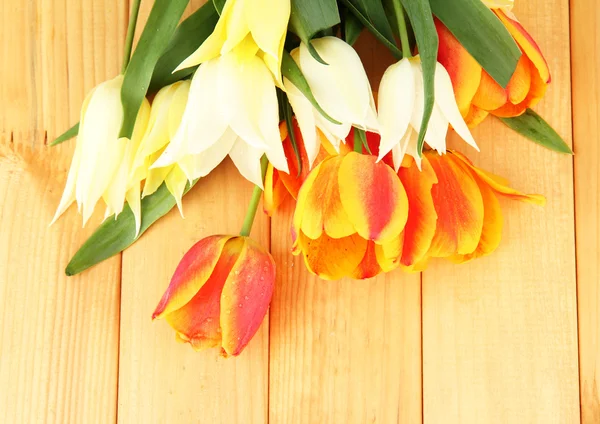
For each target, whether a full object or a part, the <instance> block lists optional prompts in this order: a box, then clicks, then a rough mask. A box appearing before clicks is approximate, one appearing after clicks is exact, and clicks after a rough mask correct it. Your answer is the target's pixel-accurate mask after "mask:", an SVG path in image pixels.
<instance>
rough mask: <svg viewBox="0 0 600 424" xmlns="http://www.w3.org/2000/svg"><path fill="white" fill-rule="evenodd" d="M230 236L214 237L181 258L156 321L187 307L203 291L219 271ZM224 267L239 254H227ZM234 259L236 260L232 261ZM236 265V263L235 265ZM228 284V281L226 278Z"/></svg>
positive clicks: (156, 312) (155, 316)
mask: <svg viewBox="0 0 600 424" xmlns="http://www.w3.org/2000/svg"><path fill="white" fill-rule="evenodd" d="M230 239H231V237H230V236H211V237H207V238H204V239H202V240H200V241H199V242H198V243H196V244H195V245H194V246H193V247H192V248H191V249H190V250H189V251H188V252H187V253H186V254H185V255H184V256H183V258H182V259H181V262H179V265H178V266H177V269H176V270H175V274H173V278H171V283H170V284H169V287H168V288H167V291H166V292H165V294H164V295H163V297H162V299H161V300H160V302H159V303H158V306H157V307H156V310H155V311H154V313H153V314H152V319H156V318H162V317H163V316H165V315H167V314H170V313H171V312H173V311H176V310H178V309H180V308H182V307H183V306H184V305H186V304H187V303H188V302H189V301H190V300H192V298H194V296H196V294H197V293H198V292H199V291H200V289H201V288H202V286H203V285H204V284H205V283H206V282H207V280H208V279H209V277H210V276H211V274H213V270H214V269H215V267H216V265H217V262H218V261H219V258H220V257H221V255H222V253H223V249H224V247H225V244H226V243H227V242H228V241H229V240H230ZM224 256H225V257H224V259H223V264H227V263H229V262H230V261H232V260H234V259H236V258H237V255H233V254H228V255H224ZM232 257H233V259H232ZM232 266H233V264H232ZM223 281H224V279H223Z"/></svg>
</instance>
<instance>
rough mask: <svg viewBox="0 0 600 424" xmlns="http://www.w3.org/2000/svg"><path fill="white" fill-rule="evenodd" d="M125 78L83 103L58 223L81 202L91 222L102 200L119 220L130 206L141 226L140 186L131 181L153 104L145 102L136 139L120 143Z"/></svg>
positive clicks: (97, 89) (108, 84)
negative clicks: (72, 205) (72, 207)
mask: <svg viewBox="0 0 600 424" xmlns="http://www.w3.org/2000/svg"><path fill="white" fill-rule="evenodd" d="M122 85H123V76H122V75H119V76H118V77H116V78H114V79H112V80H109V81H105V82H103V83H101V84H99V85H98V86H97V87H95V88H94V89H93V90H92V91H91V92H90V93H89V94H88V96H87V98H86V99H85V101H84V102H83V105H82V108H81V119H80V126H79V134H78V135H77V141H76V144H75V153H74V155H73V160H72V162H71V168H70V170H69V175H68V177H67V183H66V187H65V190H64V192H63V196H62V198H61V201H60V204H59V206H58V209H57V211H56V214H55V216H54V219H53V220H52V222H55V221H56V220H57V219H58V218H59V217H60V216H61V215H62V214H63V213H64V211H65V210H67V208H68V207H69V206H70V205H71V204H72V203H73V202H77V206H78V209H79V211H80V212H81V214H82V215H83V224H84V225H85V224H86V222H87V221H88V220H89V218H90V217H91V215H92V213H93V212H94V209H95V207H96V204H97V203H98V201H99V200H100V199H101V198H102V199H103V200H104V203H105V204H106V216H110V215H113V214H114V215H118V214H119V213H120V212H121V211H122V210H123V207H124V203H125V201H127V202H128V203H129V205H130V207H131V209H132V210H133V212H134V214H135V216H136V222H137V227H138V230H139V225H140V222H141V219H140V218H141V211H140V184H139V181H138V182H137V185H136V184H135V183H133V182H132V181H130V178H129V175H130V170H131V165H132V163H133V157H134V155H135V152H136V150H137V147H138V146H139V143H140V141H141V139H142V135H143V134H144V132H145V130H146V126H147V124H148V118H149V115H150V105H149V103H148V101H147V100H144V101H143V103H142V105H141V107H140V111H139V113H138V116H137V119H136V123H135V128H134V131H133V135H132V137H131V140H129V139H127V138H119V131H120V128H121V124H122V122H123V108H122V106H121V86H122Z"/></svg>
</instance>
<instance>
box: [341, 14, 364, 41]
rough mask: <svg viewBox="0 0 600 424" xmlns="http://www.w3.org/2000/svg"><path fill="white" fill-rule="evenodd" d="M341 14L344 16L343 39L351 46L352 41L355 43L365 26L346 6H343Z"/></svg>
mask: <svg viewBox="0 0 600 424" xmlns="http://www.w3.org/2000/svg"><path fill="white" fill-rule="evenodd" d="M342 15H343V16H344V19H343V28H344V39H345V40H346V43H348V44H350V45H351V46H353V45H354V43H356V40H358V37H359V36H360V34H361V33H362V30H363V29H364V28H365V26H364V25H363V23H362V22H361V21H360V19H358V18H357V17H356V16H354V15H353V14H352V13H351V12H350V10H348V9H347V8H344V11H343V12H342Z"/></svg>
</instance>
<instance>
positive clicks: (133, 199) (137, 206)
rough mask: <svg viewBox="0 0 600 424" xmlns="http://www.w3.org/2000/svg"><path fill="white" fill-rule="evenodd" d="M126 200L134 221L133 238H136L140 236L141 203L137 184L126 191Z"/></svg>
mask: <svg viewBox="0 0 600 424" xmlns="http://www.w3.org/2000/svg"><path fill="white" fill-rule="evenodd" d="M126 199H127V204H128V205H129V207H130V208H131V212H133V217H134V219H135V236H136V237H137V236H138V235H139V234H140V229H141V227H142V203H141V199H140V185H139V183H138V184H136V185H134V186H133V187H131V188H130V189H129V190H128V191H127V195H126Z"/></svg>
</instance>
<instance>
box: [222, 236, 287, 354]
mask: <svg viewBox="0 0 600 424" xmlns="http://www.w3.org/2000/svg"><path fill="white" fill-rule="evenodd" d="M244 240H245V244H244V246H243V248H242V249H241V251H240V254H239V257H238V259H237V262H236V263H235V265H234V266H233V268H232V269H231V271H230V272H229V275H228V276H227V281H225V285H224V287H223V293H222V295H221V318H220V321H221V329H222V331H223V344H222V347H223V350H224V351H225V353H226V354H227V355H232V356H236V355H239V354H240V352H241V351H242V349H244V347H245V346H246V345H247V344H248V342H249V341H250V340H251V339H252V337H253V336H254V334H255V333H256V332H257V331H258V329H259V327H260V325H261V323H262V321H263V319H264V317H265V315H266V314H267V310H268V309H269V303H270V302H271V296H272V294H273V286H274V283H275V261H274V260H273V257H272V256H271V255H270V254H269V253H268V252H266V251H265V250H264V249H263V248H262V247H260V246H259V245H258V244H257V243H256V242H254V241H253V240H252V239H249V238H244Z"/></svg>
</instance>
